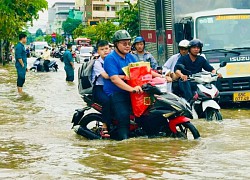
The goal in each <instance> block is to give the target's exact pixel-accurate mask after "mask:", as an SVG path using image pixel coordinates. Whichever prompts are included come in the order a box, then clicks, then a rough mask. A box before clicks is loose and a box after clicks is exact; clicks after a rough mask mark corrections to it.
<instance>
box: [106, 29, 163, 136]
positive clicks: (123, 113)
mask: <svg viewBox="0 0 250 180" xmlns="http://www.w3.org/2000/svg"><path fill="white" fill-rule="evenodd" d="M113 43H114V46H115V50H114V51H113V52H112V53H110V54H109V55H108V56H107V57H106V58H105V61H104V70H105V71H106V73H107V74H108V75H109V78H110V79H104V87H103V89H104V92H105V93H106V94H107V95H108V96H110V100H111V105H112V108H113V113H114V116H115V119H116V120H117V121H118V125H117V129H118V130H117V139H118V140H123V139H127V138H128V136H129V123H130V119H129V116H130V112H131V103H130V95H129V92H135V93H141V92H143V91H142V88H141V87H140V86H135V87H131V86H129V85H128V84H126V83H125V82H124V80H123V78H122V76H124V75H125V74H124V72H123V71H122V68H123V67H125V66H128V64H129V63H133V62H137V61H136V59H135V58H134V56H133V55H132V54H130V51H131V37H130V35H129V33H128V32H127V31H126V30H119V31H116V32H115V34H114V36H113ZM152 75H153V77H161V75H160V74H158V73H156V72H154V71H152Z"/></svg>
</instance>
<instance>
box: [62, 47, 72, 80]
mask: <svg viewBox="0 0 250 180" xmlns="http://www.w3.org/2000/svg"><path fill="white" fill-rule="evenodd" d="M71 51H72V44H67V50H66V51H65V52H64V54H63V62H64V70H65V72H66V81H68V82H73V81H74V69H75V66H74V60H73V56H72V53H71Z"/></svg>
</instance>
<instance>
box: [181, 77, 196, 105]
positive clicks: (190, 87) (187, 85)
mask: <svg viewBox="0 0 250 180" xmlns="http://www.w3.org/2000/svg"><path fill="white" fill-rule="evenodd" d="M179 86H180V90H181V93H182V96H183V97H184V98H185V99H186V100H187V101H190V100H191V99H192V98H193V96H194V93H195V91H196V90H197V83H196V82H190V81H182V80H179Z"/></svg>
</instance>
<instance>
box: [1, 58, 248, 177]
mask: <svg viewBox="0 0 250 180" xmlns="http://www.w3.org/2000/svg"><path fill="white" fill-rule="evenodd" d="M28 61H29V63H30V64H32V62H33V61H34V59H32V58H31V59H29V60H28ZM58 64H59V68H60V69H59V71H58V72H49V73H35V72H28V74H27V80H26V83H25V86H24V91H25V92H26V93H27V94H26V95H24V96H18V95H17V92H16V72H15V68H14V66H13V65H10V66H8V67H0V127H1V131H0V179H25V180H26V179H39V180H40V179H46V180H48V179H91V180H92V179H133V180H136V179H138V180H139V179H195V180H196V179H233V180H237V179H250V174H249V172H250V143H249V136H250V111H249V109H247V108H234V109H232V108H228V109H223V110H222V114H223V116H224V121H223V122H206V121H204V120H202V119H201V120H193V121H192V122H193V123H194V124H195V126H196V127H197V128H198V130H199V131H200V134H201V137H202V138H201V139H200V140H178V139H170V138H160V139H129V140H126V141H122V142H116V141H109V140H106V141H100V140H99V141H89V140H85V139H84V138H83V137H80V136H79V135H76V134H75V133H74V131H73V130H71V118H72V115H73V113H74V110H75V109H77V108H81V107H83V106H84V103H83V101H82V100H81V98H80V96H79V95H78V92H77V83H76V82H75V83H71V84H68V83H66V82H65V72H64V70H63V64H62V63H61V62H60V61H59V62H58ZM77 67H79V65H77ZM76 69H77V68H76Z"/></svg>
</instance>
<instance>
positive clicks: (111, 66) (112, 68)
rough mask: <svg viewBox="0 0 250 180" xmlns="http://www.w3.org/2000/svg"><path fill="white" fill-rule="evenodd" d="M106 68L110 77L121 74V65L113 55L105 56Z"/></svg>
mask: <svg viewBox="0 0 250 180" xmlns="http://www.w3.org/2000/svg"><path fill="white" fill-rule="evenodd" d="M104 70H105V72H106V73H107V74H108V75H109V77H111V76H114V75H119V66H118V64H117V61H116V60H115V59H114V58H113V57H112V56H111V55H108V56H107V57H106V58H105V61H104Z"/></svg>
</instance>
